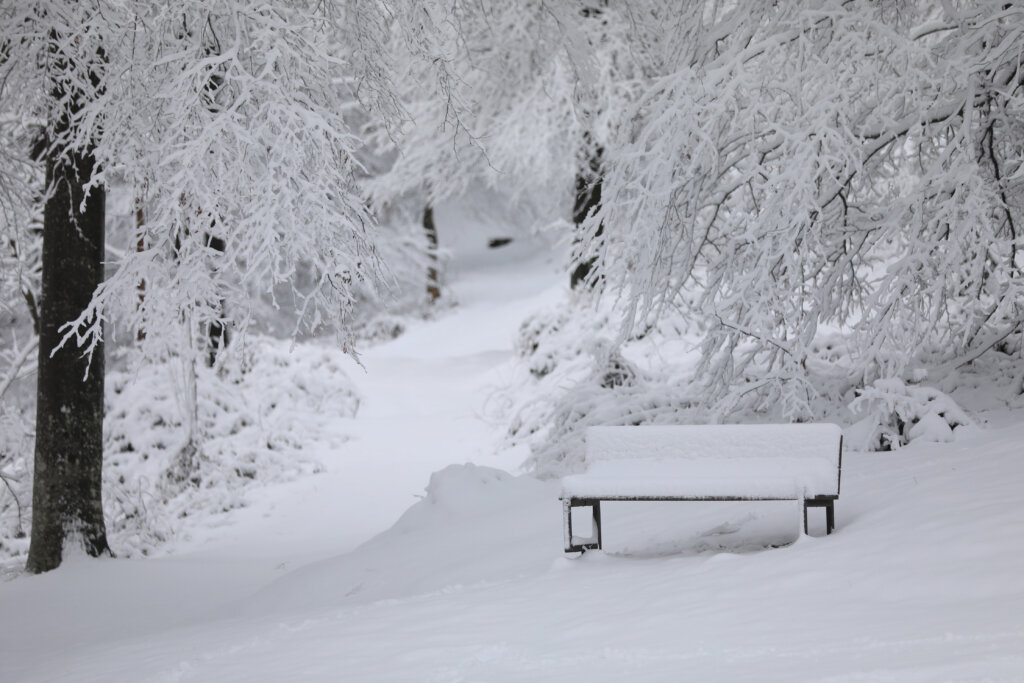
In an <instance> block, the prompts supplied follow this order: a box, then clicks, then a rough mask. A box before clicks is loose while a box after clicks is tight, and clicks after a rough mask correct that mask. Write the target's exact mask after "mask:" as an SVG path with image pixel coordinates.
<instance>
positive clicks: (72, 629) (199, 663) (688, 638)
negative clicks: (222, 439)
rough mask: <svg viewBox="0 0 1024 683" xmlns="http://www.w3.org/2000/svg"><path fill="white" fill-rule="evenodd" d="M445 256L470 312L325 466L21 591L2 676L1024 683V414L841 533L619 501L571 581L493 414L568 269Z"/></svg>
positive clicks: (384, 375)
mask: <svg viewBox="0 0 1024 683" xmlns="http://www.w3.org/2000/svg"><path fill="white" fill-rule="evenodd" d="M443 237H446V236H443ZM447 239H448V242H449V243H450V244H454V246H453V252H454V253H453V261H452V263H451V267H450V271H449V276H448V278H449V281H448V285H449V287H450V289H451V293H452V295H453V296H454V297H455V299H456V300H457V302H458V303H457V305H456V306H454V307H453V308H451V309H450V310H446V311H443V312H441V313H439V314H438V315H437V317H436V319H434V320H430V321H420V322H415V323H411V324H410V325H409V329H408V330H407V331H406V333H405V334H404V335H402V336H400V337H399V338H397V339H396V340H394V341H391V342H387V343H384V344H381V345H379V346H376V347H373V348H371V349H369V350H367V351H366V353H365V354H364V357H363V362H364V363H365V366H366V369H365V371H364V370H363V369H361V368H359V367H358V366H355V365H354V364H350V365H348V366H346V367H345V368H344V372H345V374H346V375H347V376H348V377H349V378H350V379H351V381H352V382H353V383H354V385H355V393H356V394H358V397H359V407H358V411H357V412H356V413H355V415H354V416H352V415H344V416H341V417H339V418H338V420H334V421H332V420H326V419H322V417H318V416H317V415H316V414H315V413H316V411H313V413H312V414H310V415H307V416H305V417H303V416H301V415H298V414H294V415H292V416H291V417H290V418H289V420H290V422H289V424H288V425H287V426H288V429H287V430H286V429H285V425H284V423H275V424H278V426H277V429H278V430H279V431H282V433H286V434H287V435H288V437H289V439H291V440H293V441H295V442H297V443H298V444H299V445H300V446H301V451H302V458H303V460H304V461H306V462H310V463H317V466H316V468H312V467H310V468H307V471H300V472H299V473H298V474H296V475H295V476H291V477H288V478H287V479H289V480H287V481H282V482H281V483H278V484H273V485H269V486H265V487H261V486H253V487H251V488H249V489H247V490H246V492H245V494H244V498H243V501H242V504H241V505H240V506H234V507H231V506H229V507H230V509H229V510H228V511H227V512H219V513H216V514H209V513H208V512H209V511H208V512H207V513H204V514H202V515H201V516H199V517H197V518H196V519H194V520H193V521H190V522H187V523H183V524H184V526H183V527H182V528H181V529H179V533H178V534H177V535H176V536H175V539H176V540H174V541H173V542H172V543H171V545H170V546H169V547H164V548H163V549H162V550H161V551H160V553H159V554H160V555H161V556H159V557H153V558H149V559H118V560H85V559H82V560H76V559H75V558H71V559H70V560H68V561H66V562H65V565H64V566H62V567H61V568H60V569H59V570H58V571H54V572H50V573H47V574H43V575H39V576H20V577H17V578H14V579H12V580H9V581H7V582H5V583H3V584H0V680H3V681H5V682H13V681H147V680H149V681H181V680H198V681H227V680H246V681H281V680H323V681H338V680H344V681H413V680H415V681H523V680H551V681H554V680H566V679H569V678H581V679H588V680H597V681H621V680H637V681H639V680H644V681H649V680H653V681H679V680H692V681H740V680H758V681H901V682H902V681H940V680H941V681H945V680H963V681H981V680H985V681H1020V680H1022V679H1024V518H1022V517H1021V515H1020V514H1019V498H1020V483H1021V482H1022V481H1024V457H1022V456H1024V412H1021V411H1018V412H1009V413H1008V412H1005V411H1004V412H1003V413H1000V419H999V420H998V422H999V425H1002V426H990V427H989V428H988V429H984V430H982V429H974V430H964V431H962V432H960V433H958V434H957V440H956V441H954V442H953V443H948V444H934V443H924V442H922V441H916V442H914V443H912V444H911V445H910V446H908V447H905V448H903V449H899V450H896V451H893V452H888V453H859V452H847V453H846V455H845V457H844V470H843V490H842V496H841V498H840V500H839V502H838V504H837V518H838V519H837V522H838V529H837V533H836V534H834V535H832V536H829V537H822V536H820V532H821V529H820V527H821V524H822V520H821V519H815V523H816V524H817V526H818V528H817V531H816V534H818V535H817V536H815V537H812V538H802V537H799V536H798V534H797V531H798V515H799V511H798V509H797V508H796V506H795V505H794V504H792V503H788V502H783V503H760V504H743V503H736V504H732V503H719V504H695V503H674V504H671V503H670V504H618V505H611V504H607V506H606V508H605V525H606V527H605V538H606V550H605V552H603V553H588V554H586V555H584V556H583V557H580V558H566V557H563V553H562V545H561V544H562V538H561V527H560V522H561V510H560V505H559V503H558V500H557V495H558V484H557V482H556V481H552V480H538V479H535V478H532V477H529V476H525V475H519V474H518V469H517V468H518V466H519V464H520V463H522V462H523V460H524V459H526V458H527V456H528V454H529V453H528V451H527V449H526V447H525V446H519V447H508V446H507V445H506V442H505V441H504V436H505V430H506V425H505V424H503V423H502V422H500V421H498V420H495V419H493V418H492V416H493V415H494V414H495V412H496V411H495V407H494V405H493V404H494V403H495V402H500V401H502V400H503V397H504V396H505V395H506V394H505V393H504V391H503V390H504V389H505V388H507V383H508V381H509V380H510V379H511V378H512V377H514V376H515V373H516V370H515V367H516V361H515V360H514V353H513V348H512V344H513V339H514V338H515V336H516V332H517V330H518V327H519V324H520V322H521V321H522V320H524V319H525V318H526V317H527V316H529V315H530V314H532V313H534V312H536V311H537V310H540V309H542V308H544V307H545V306H550V305H553V304H554V303H556V302H557V301H558V300H559V299H560V298H561V297H563V296H564V295H565V289H566V283H565V280H566V278H565V276H564V275H563V274H562V273H561V272H560V270H559V269H560V267H561V266H562V263H563V261H562V260H561V258H560V257H559V256H557V253H558V251H557V250H552V248H551V246H550V245H548V244H546V243H544V242H542V241H526V240H522V239H520V240H517V241H516V242H513V244H512V245H510V246H508V247H505V248H503V249H500V250H488V249H486V248H485V247H484V246H483V243H482V241H464V242H459V241H458V240H454V237H453V236H450V235H449V236H447ZM552 254H556V255H555V256H552ZM293 353H294V354H295V355H296V356H297V357H300V358H303V357H315V354H316V353H319V352H318V351H315V350H314V349H312V348H310V347H307V346H305V345H302V344H300V345H298V346H297V348H296V349H295V350H294V352H293ZM311 354H312V355H311ZM308 372H309V373H310V375H309V377H308V378H307V379H308V380H310V381H314V380H315V379H316V376H315V375H316V373H317V372H318V371H317V366H316V364H310V365H309V368H308ZM980 393H983V392H980ZM280 417H281V416H279V418H280ZM981 421H984V420H981ZM1006 425H1009V426H1006ZM468 463H474V464H468ZM300 469H301V468H300ZM313 469H321V470H322V471H321V472H319V473H316V474H313V473H312V470H313ZM424 489H425V490H424ZM812 512H813V511H812ZM813 530H814V529H812V531H813Z"/></svg>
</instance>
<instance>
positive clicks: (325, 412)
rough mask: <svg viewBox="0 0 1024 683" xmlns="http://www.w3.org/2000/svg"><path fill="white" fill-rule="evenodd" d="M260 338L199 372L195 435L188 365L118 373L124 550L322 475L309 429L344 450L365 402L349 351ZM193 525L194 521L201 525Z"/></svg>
mask: <svg viewBox="0 0 1024 683" xmlns="http://www.w3.org/2000/svg"><path fill="white" fill-rule="evenodd" d="M289 347H290V343H289V342H285V341H278V340H272V339H267V338H258V339H254V340H250V341H249V343H248V344H247V345H246V346H245V347H244V348H234V349H232V352H231V354H229V356H228V358H226V359H225V362H224V363H223V366H222V367H221V368H219V370H213V369H209V368H206V367H203V366H201V365H200V366H199V367H197V368H196V371H197V373H198V377H197V388H198V392H197V394H198V401H199V403H198V406H197V417H198V425H197V427H198V434H197V438H196V439H195V440H194V441H190V440H189V435H188V428H187V424H186V422H187V418H186V415H185V410H186V406H185V400H184V397H183V395H182V389H181V382H180V380H179V379H177V378H176V375H177V373H180V372H181V368H180V366H179V363H180V361H179V360H177V359H171V360H168V361H165V362H162V363H146V364H142V365H140V366H139V367H137V368H135V369H133V370H130V371H120V372H111V373H110V374H109V376H108V381H107V399H106V402H107V406H106V409H107V418H106V423H105V443H104V507H105V508H106V517H107V520H108V531H109V532H110V534H111V537H112V540H111V545H112V546H113V547H114V550H115V552H118V553H120V554H126V555H132V554H135V553H143V554H145V553H148V552H149V551H151V550H152V549H154V548H155V547H157V546H159V545H160V544H161V543H162V542H164V541H167V540H169V539H171V538H173V537H174V536H175V535H178V534H179V533H181V531H182V530H183V529H184V528H185V526H186V522H185V521H184V520H186V519H188V518H191V519H192V520H194V519H195V518H200V519H201V518H203V517H207V516H209V515H215V514H218V513H222V512H227V511H229V510H231V509H233V508H237V507H242V506H244V505H245V496H246V492H247V490H248V489H249V488H250V487H252V486H257V485H265V484H268V483H273V482H277V481H287V480H290V479H293V478H295V477H297V476H300V475H302V474H309V473H315V472H317V471H319V469H320V464H319V463H318V462H317V461H316V460H315V459H314V458H312V457H310V456H308V455H306V454H305V453H304V449H305V446H306V445H308V443H309V439H310V435H311V434H317V436H318V437H319V438H320V439H322V440H324V441H325V443H329V444H335V445H340V444H341V443H343V442H344V441H345V440H346V439H347V437H346V436H345V432H344V429H345V428H344V426H343V425H339V424H338V423H339V421H340V420H341V418H351V417H353V416H354V415H355V414H356V411H357V410H358V408H359V398H358V397H357V396H356V394H355V393H354V392H353V389H352V383H351V381H350V380H349V378H348V376H347V375H346V373H345V372H344V370H343V369H342V363H343V362H344V361H343V354H342V352H341V351H340V350H337V349H333V348H328V347H321V346H317V345H315V344H312V343H310V344H305V345H303V347H302V350H301V352H292V351H290V349H289ZM190 523H192V524H195V523H196V522H195V521H191V522H190Z"/></svg>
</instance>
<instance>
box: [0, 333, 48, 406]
mask: <svg viewBox="0 0 1024 683" xmlns="http://www.w3.org/2000/svg"><path fill="white" fill-rule="evenodd" d="M37 346H39V337H32V340H31V341H29V343H28V344H25V346H24V347H23V348H22V349H21V352H20V353H19V354H18V355H17V356H16V357H15V358H14V360H13V361H11V367H10V368H8V370H7V375H6V376H5V377H4V379H3V381H2V382H0V398H2V397H3V395H4V394H5V393H6V392H7V389H8V387H10V386H11V383H13V382H14V380H15V379H17V378H18V372H19V371H20V370H21V366H22V365H24V364H25V361H26V360H27V359H28V357H29V356H30V355H32V352H33V351H35V349H36V347H37Z"/></svg>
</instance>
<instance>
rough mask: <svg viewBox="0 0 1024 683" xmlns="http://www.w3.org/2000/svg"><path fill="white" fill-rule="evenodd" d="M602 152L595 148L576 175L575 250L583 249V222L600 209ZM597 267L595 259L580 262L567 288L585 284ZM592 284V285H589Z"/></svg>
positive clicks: (574, 208)
mask: <svg viewBox="0 0 1024 683" xmlns="http://www.w3.org/2000/svg"><path fill="white" fill-rule="evenodd" d="M603 152H604V150H603V149H602V148H601V147H596V148H595V149H594V151H593V152H592V153H591V155H590V158H589V159H588V163H587V168H584V169H581V170H580V171H579V172H578V173H577V174H576V201H575V202H574V203H573V207H572V221H573V223H574V224H575V225H576V238H575V240H574V246H575V248H576V249H578V250H581V251H582V249H583V237H582V235H583V228H582V225H583V221H585V220H586V219H587V217H588V216H590V214H591V213H594V212H596V211H598V210H600V208H601V157H602V155H603ZM603 231H604V226H603V225H602V226H598V228H597V232H596V233H595V234H594V236H595V237H600V236H601V233H602V232H603ZM596 265H597V259H594V258H591V259H587V260H586V261H580V262H579V263H578V264H577V265H576V268H574V269H573V271H572V274H571V275H570V276H569V286H570V287H571V288H572V289H576V287H577V286H578V285H579V284H581V283H587V282H588V280H589V278H590V274H591V271H593V270H594V267H595V266H596ZM591 284H592V283H591Z"/></svg>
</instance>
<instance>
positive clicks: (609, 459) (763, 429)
mask: <svg viewBox="0 0 1024 683" xmlns="http://www.w3.org/2000/svg"><path fill="white" fill-rule="evenodd" d="M842 454H843V434H842V430H840V428H839V427H838V426H837V425H834V424H771V425H685V426H655V425H651V426H639V427H590V428H588V429H587V431H586V459H585V462H586V465H587V469H586V472H584V473H583V474H574V475H569V476H567V477H564V478H563V479H562V493H561V495H560V496H559V498H560V500H561V501H562V508H563V517H564V529H563V531H564V535H565V552H567V553H573V552H584V551H586V550H590V549H596V550H599V549H600V548H601V502H602V501H668V500H680V501H762V500H764V501H767V500H802V501H803V522H804V523H803V532H804V533H805V534H806V533H807V508H812V507H823V508H825V532H826V534H831V533H832V531H833V530H834V529H835V508H834V503H835V501H836V499H837V498H839V479H840V474H841V472H842V457H843V455H842ZM578 507H589V508H591V512H592V517H593V536H592V537H590V538H584V539H577V538H576V536H574V534H573V528H572V517H573V515H572V511H573V508H578Z"/></svg>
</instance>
